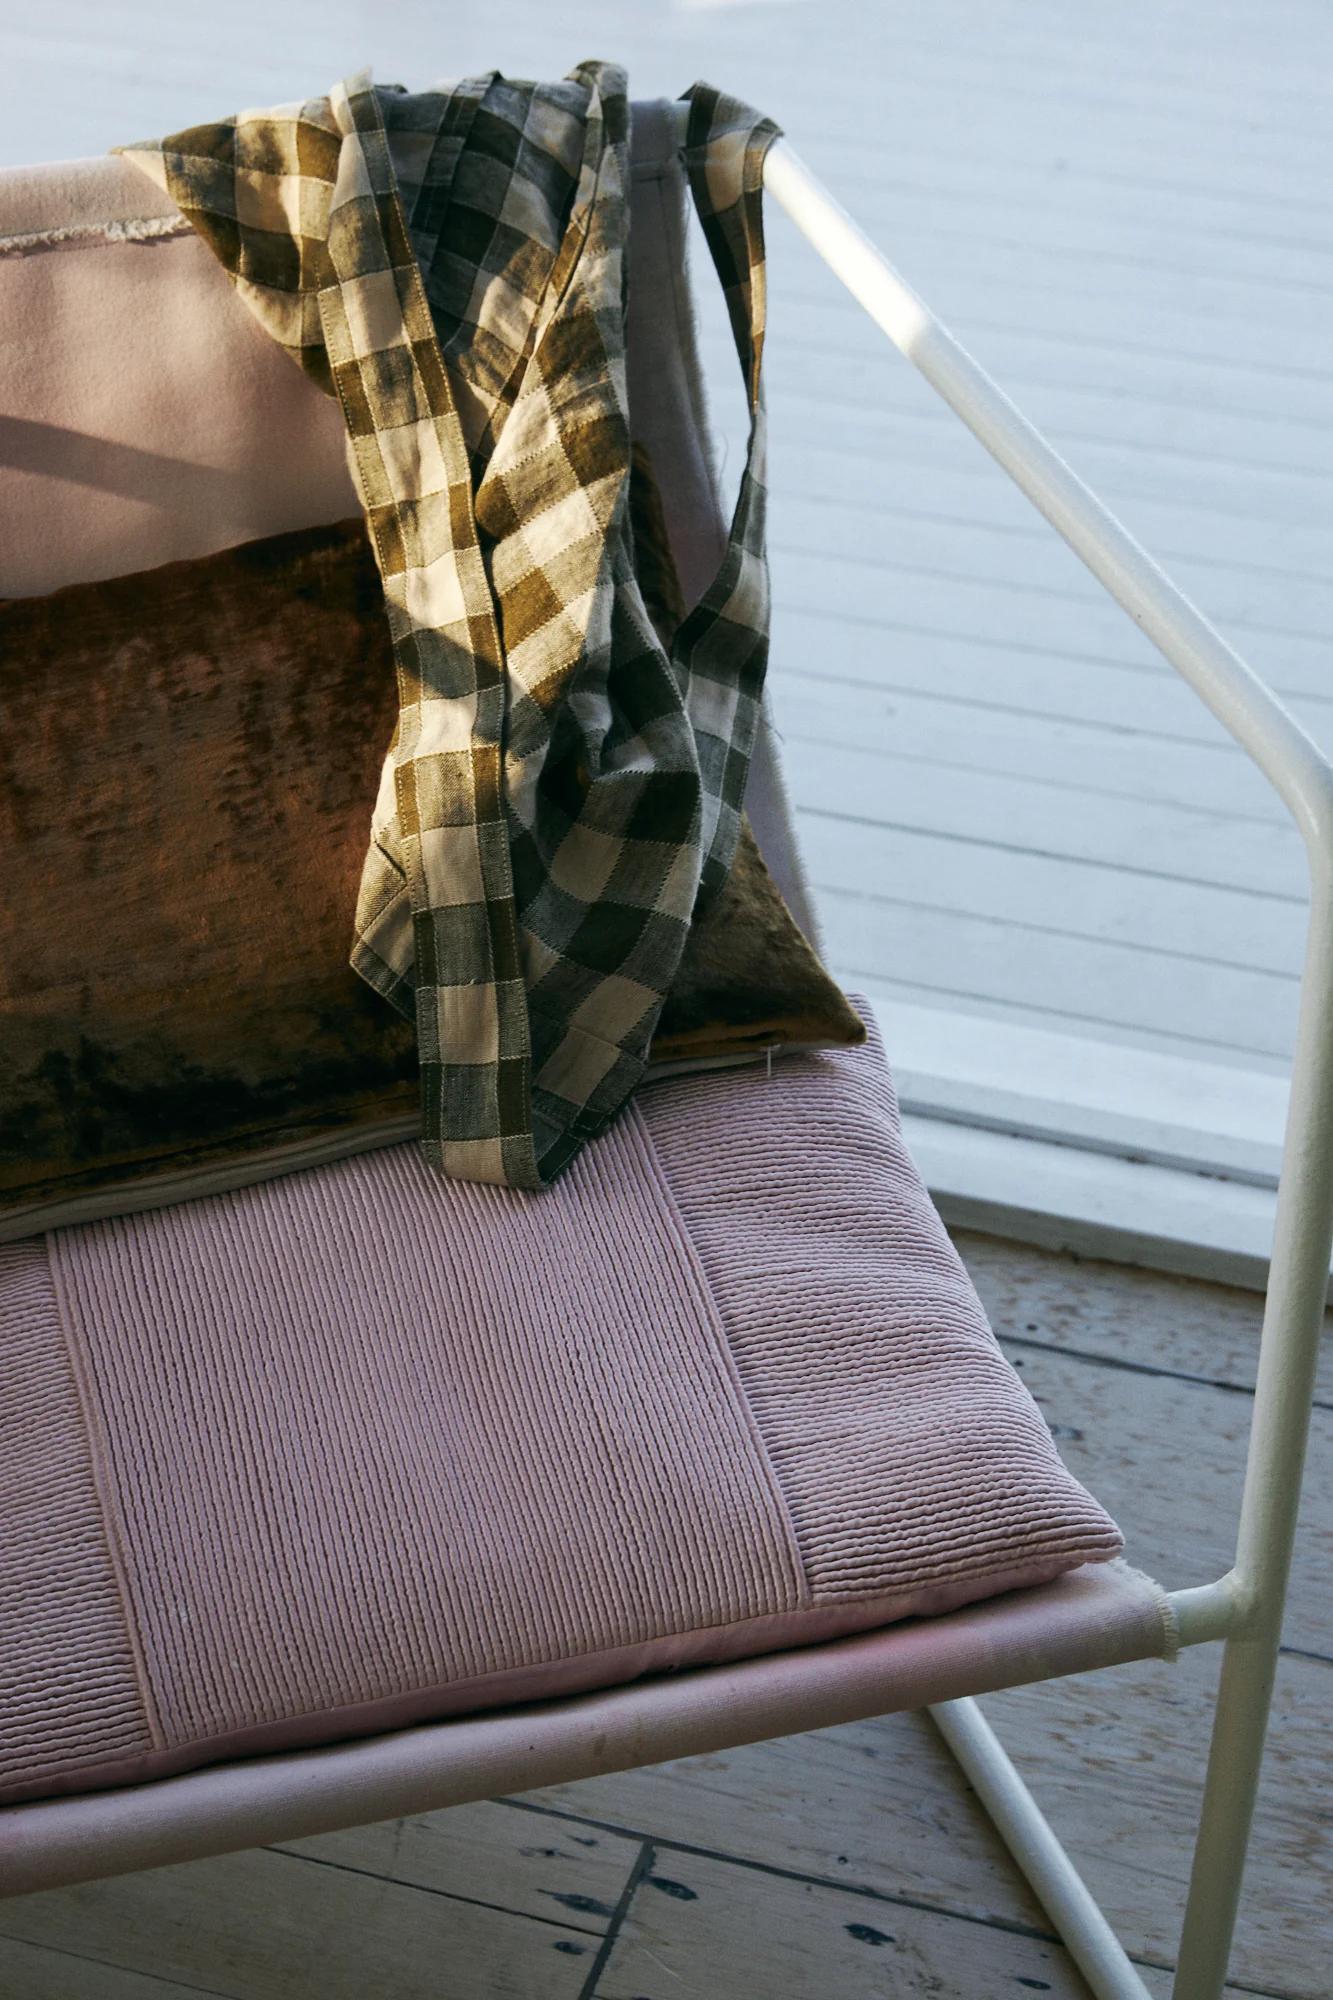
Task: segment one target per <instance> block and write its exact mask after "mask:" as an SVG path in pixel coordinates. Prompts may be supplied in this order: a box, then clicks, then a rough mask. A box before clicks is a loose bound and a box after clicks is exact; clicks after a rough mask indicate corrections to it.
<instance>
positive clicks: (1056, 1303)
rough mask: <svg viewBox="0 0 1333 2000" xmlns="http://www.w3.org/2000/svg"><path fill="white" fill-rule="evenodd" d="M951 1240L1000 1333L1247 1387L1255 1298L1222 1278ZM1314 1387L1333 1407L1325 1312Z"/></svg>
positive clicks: (984, 1239) (1332, 1325)
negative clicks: (1208, 1280) (1219, 1281)
mask: <svg viewBox="0 0 1333 2000" xmlns="http://www.w3.org/2000/svg"><path fill="white" fill-rule="evenodd" d="M952 1234H953V1239H954V1243H955V1245H956V1246H957V1249H958V1251H959V1253H960V1255H961V1256H962V1259H963V1262H964V1263H965V1264H966V1265H967V1268H968V1270H969V1272H970V1273H971V1276H972V1282H973V1284H974V1285H975V1286H976V1288H977V1290H978V1292H979V1293H980V1294H981V1299H982V1302H983V1304H984V1305H985V1307H986V1311H987V1313H988V1314H989V1315H990V1322H991V1325H992V1326H993V1327H994V1328H995V1330H996V1332H997V1333H998V1334H999V1335H1000V1338H1001V1339H1002V1340H1008V1339H1010V1338H1011V1337H1014V1338H1016V1339H1017V1340H1019V1341H1022V1342H1028V1341H1036V1342H1038V1343H1039V1344H1040V1345H1042V1346H1045V1347H1063V1348H1069V1349H1072V1350H1073V1351H1075V1352H1077V1353H1082V1354H1086V1355H1090V1356H1094V1357H1099V1358H1101V1359H1104V1360H1107V1361H1110V1362H1112V1363H1116V1362H1130V1363H1133V1364H1136V1365H1138V1366H1140V1367H1143V1368H1147V1369H1148V1370H1150V1371H1151V1372H1154V1373H1155V1372H1158V1371H1162V1370H1166V1371H1170V1372H1174V1373H1176V1374H1182V1375H1197V1376H1200V1377H1203V1378H1205V1379H1207V1380H1209V1381H1212V1382H1219V1383H1229V1384H1232V1385H1233V1386H1236V1387H1240V1388H1245V1389H1252V1388H1253V1387H1254V1378H1255V1367H1256V1363H1257V1359H1258V1353H1259V1328H1260V1323H1261V1321H1262V1318H1263V1309H1264V1303H1263V1300H1262V1299H1261V1298H1260V1297H1258V1296H1257V1294H1255V1293H1254V1292H1241V1291H1234V1290H1232V1289H1231V1288H1230V1287H1229V1286H1227V1285H1204V1284H1200V1283H1199V1281H1198V1280H1197V1279H1195V1278H1176V1277H1171V1276H1169V1275H1168V1274H1166V1273H1164V1272H1160V1271H1136V1270H1131V1269H1130V1268H1129V1267H1128V1266H1126V1265H1123V1264H1106V1263H1101V1262H1099V1261H1097V1260H1095V1259H1085V1258H1079V1257H1070V1256H1066V1255H1061V1254H1059V1253H1057V1252H1056V1251H1053V1250H1041V1249H1037V1248H1036V1247H1034V1246H1032V1245H1028V1244H1023V1243H1008V1242H1003V1241H1001V1240H1000V1239H999V1238H998V1237H994V1236H982V1235H980V1234H978V1233H977V1232H975V1231H970V1230H954V1231H953V1232H952ZM1329 1334H1330V1338H1328V1339H1327V1340H1325V1342H1324V1344H1323V1348H1322V1351H1321V1353H1320V1357H1319V1380H1318V1387H1317V1390H1316V1394H1317V1395H1318V1397H1319V1398H1320V1400H1321V1401H1322V1402H1323V1403H1325V1404H1327V1405H1329V1406H1333V1316H1330V1319H1329Z"/></svg>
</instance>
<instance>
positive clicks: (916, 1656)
mask: <svg viewBox="0 0 1333 2000" xmlns="http://www.w3.org/2000/svg"><path fill="white" fill-rule="evenodd" d="M1172 1648H1173V1634H1172V1630H1171V1623H1170V1617H1169V1613H1168V1612H1167V1611H1166V1609H1165V1607H1164V1604H1163V1600H1162V1593H1161V1592H1160V1591H1159V1590H1158V1589H1157V1587H1156V1585H1155V1584H1153V1583H1151V1582H1150V1581H1149V1579H1148V1578H1146V1577H1144V1576H1141V1575H1139V1574H1138V1572H1137V1571H1134V1570H1131V1569H1130V1568H1129V1567H1128V1566H1127V1565H1126V1564H1124V1563H1099V1564H1097V1565H1096V1566H1094V1567H1089V1568H1085V1569H1080V1570H1077V1571H1075V1572H1074V1573H1073V1574H1072V1575H1069V1576H1063V1577H1061V1578H1059V1579H1058V1581H1056V1582H1053V1583H1051V1584H1048V1585H1046V1586H1045V1587H1044V1588H1040V1589H1035V1590H1024V1591H1020V1592H1018V1593H1015V1594H1011V1595H1009V1596H1005V1597H998V1598H993V1599H991V1600H990V1602H988V1603H985V1604H976V1605H971V1606H969V1607H968V1608H967V1609H965V1610H961V1611H956V1612H954V1613H953V1614H952V1615H950V1616H948V1617H943V1618H931V1619H926V1620H923V1621H921V1622H919V1623H917V1622H913V1623H909V1624H905V1625H902V1624H900V1625H893V1626H890V1627H888V1628H887V1629H885V1630H882V1631H876V1632H870V1633H867V1634H865V1635H863V1636H861V1637H857V1638H849V1639H843V1640H839V1641H835V1642H833V1643H831V1644H827V1645H821V1646H818V1647H816V1648H814V1649H813V1650H811V1649H809V1648H803V1649H802V1650H801V1651H799V1652H785V1653H777V1654H774V1655H771V1656H769V1657H768V1658H763V1659H747V1660H742V1661H740V1662H739V1663H737V1664H735V1665H730V1666H717V1667H709V1668H705V1669H703V1670H702V1671H700V1672H696V1673H688V1674H681V1675H669V1674H658V1675H656V1676H655V1677H654V1678H653V1679H651V1680H647V1681H640V1682H638V1683H636V1684H635V1685H633V1686H629V1687H617V1688H608V1689H604V1690H602V1691H600V1692H598V1693H595V1694H586V1695H582V1696H580V1697H579V1698H578V1699H576V1700H572V1701H546V1702H543V1703H542V1704H541V1705H540V1706H538V1707H530V1708H510V1709H504V1710H501V1711H499V1712H495V1713H491V1714H487V1715H479V1716H473V1717H464V1718H461V1719H459V1720H456V1721H452V1722H441V1723H436V1724H434V1725H433V1726H431V1727H429V1728H424V1729H402V1730H397V1731H395V1732H394V1733H393V1734H391V1735H385V1736H375V1737H371V1738H369V1739H367V1740H364V1741H362V1742H356V1743H342V1744H336V1745H332V1746H330V1747H328V1748H325V1749H321V1750H308V1751H299V1752H296V1753H292V1754H288V1755H285V1756H271V1757H258V1758H251V1759H247V1760H244V1761H234V1762H231V1763H226V1764H221V1765H216V1766H214V1767H213V1768H212V1769H209V1770H201V1771H193V1772H190V1773H189V1774H188V1775H187V1776H184V1777H179V1778H167V1779H164V1780H163V1781H162V1782H161V1783H159V1784H155V1785H138V1786H126V1787H124V1788H122V1789H121V1790H119V1791H111V1792H99V1793H89V1794H85V1795H84V1796H82V1797H79V1798H70V1799H51V1800H45V1801H42V1802H41V1803H39V1804H35V1805H19V1806H10V1807H8V1808H7V1809H4V1810H0V1896H2V1895H4V1894H6V1893H8V1894H11V1895H21V1894H23V1893H25V1892H27V1891H30V1890H35V1889H49V1888H56V1887H59V1886H61V1885H63V1884H65V1883H70V1882H79V1881H85V1880H88V1879H90V1878H93V1877H96V1876H104V1875H115V1874H120V1873H122V1872H126V1871H128V1870H130V1869H136V1868H153V1867H160V1866H162V1865H164V1864H165V1863H169V1862H175V1861H190V1860H195V1859H198V1858H200V1857H201V1856H204V1855H209V1854H224V1853H228V1852H231V1851H233V1850H235V1849H237V1848H243V1847H258V1846H262V1845H265V1844H267V1843H269V1842H272V1841H280V1840H297V1839H302V1838H306V1837H308V1836H310V1835H312V1834H316V1833H326V1832H332V1831H333V1830H334V1829H335V1828H337V1827H343V1826H358V1825H365V1824H368V1823H370V1822H372V1821H375V1820H383V1819H390V1818H397V1817H400V1816H402V1815H404V1814H409V1813H420V1812H430V1811H433V1810H435V1809H436V1808H438V1807H440V1806H448V1805H462V1804H466V1803H467V1802H469V1801H471V1800H474V1799H490V1798H499V1797H503V1796H504V1795H505V1794H506V1793H509V1792H518V1791H526V1790H530V1789H532V1788H534V1787H537V1786H542V1785H557V1784H568V1783H570V1782H571V1781H572V1780H574V1779H578V1778H589V1777H597V1776H601V1775H603V1774H604V1773H606V1772H608V1771H620V1770H626V1769H630V1768H634V1767H637V1766H639V1765H642V1764H655V1763H660V1762H663V1761H664V1760H666V1759H667V1758H670V1757H689V1756H698V1755H705V1754H708V1753H711V1752H716V1751H719V1750H726V1749H730V1748H734V1747H735V1746H737V1745H738V1744H742V1743H754V1742H760V1741H764V1740H766V1739H768V1738H770V1737H776V1736H788V1735H793V1734H795V1733H797V1732H798V1731H801V1730H806V1729H824V1728H830V1727H832V1726H833V1725H835V1724H837V1723H843V1722H854V1721H858V1720H860V1719H862V1718H864V1717H866V1716H870V1715H888V1714H892V1713H895V1712H897V1711H899V1710H903V1709H913V1708H921V1707H923V1706H924V1705H925V1704H926V1703H928V1702H934V1701H947V1700H953V1699H956V1698H957V1697H958V1696H960V1695H968V1694H983V1693H986V1692H988V1691H989V1690H991V1689H993V1688H999V1687H1010V1686H1013V1685H1015V1684H1021V1683H1024V1682H1030V1681H1037V1680H1043V1679H1048V1678H1053V1677H1054V1676H1056V1675H1059V1674H1073V1673H1080V1672H1085V1671H1087V1670H1089V1669H1091V1668H1095V1667H1107V1666H1113V1665H1117V1664H1119V1663H1120V1662H1123V1661H1126V1660H1139V1659H1156V1658H1160V1657H1162V1656H1169V1655H1170V1654H1171V1652H1172Z"/></svg>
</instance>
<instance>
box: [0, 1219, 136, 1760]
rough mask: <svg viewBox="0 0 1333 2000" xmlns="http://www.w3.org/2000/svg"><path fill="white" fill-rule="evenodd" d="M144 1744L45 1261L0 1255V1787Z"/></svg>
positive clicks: (17, 1251)
mask: <svg viewBox="0 0 1333 2000" xmlns="http://www.w3.org/2000/svg"><path fill="white" fill-rule="evenodd" d="M151 1746H152V1737H151V1733H150V1731H149V1728H148V1724H147V1721H146V1720H145V1716H144V1707H143V1700H142V1696H141V1692H140V1685H139V1679H138V1675H137V1673H136V1670H135V1662H134V1652H133V1649H132V1646H131V1642H130V1638H129V1634H128V1630H127V1626H126V1620H125V1613H124V1608H123V1605H122V1602H121V1596H120V1591H119V1588H118V1585H117V1581H116V1575H115V1571H114V1568H113V1564H112V1558H111V1552H110V1549H109V1547H108V1541H107V1534H106V1530H105V1527H104V1523H103V1514H102V1507H101V1505H100V1503H99V1499H98V1494H97V1488H96V1482H95V1480H94V1476H93V1469H92V1459H91V1455H90V1452H89V1444H88V1434H87V1430H86V1428H85V1425H84V1420H83V1415H82V1412H81V1411H80V1408H79V1393H78V1388H77V1385H76V1383H75V1380H74V1376H73V1373H72V1370H71V1364H70V1355H69V1350H68V1347H67V1345H66V1341H65V1335H64V1331H63V1328H62V1326H61V1322H60V1314H59V1311H58V1310H57V1306H56V1299H55V1293H54V1290H53V1287H52V1283H51V1271H50V1267H49V1265H48V1263H47V1258H46V1249H45V1246H44V1245H43V1244H41V1243H13V1244H6V1245H0V1783H3V1784H12V1785H23V1784H27V1783H29V1782H33V1781H36V1780H39V1779H44V1778H47V1777H55V1776H58V1775H59V1774H61V1773H62V1772H64V1771H66V1770H68V1769H71V1768H73V1767H76V1766H77V1765H79V1764H82V1763H86V1762H87V1761H88V1760H89V1759H90V1758H101V1757H128V1756H133V1755H134V1754H136V1753H137V1752H142V1751H146V1750H148V1749H150V1748H151Z"/></svg>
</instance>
